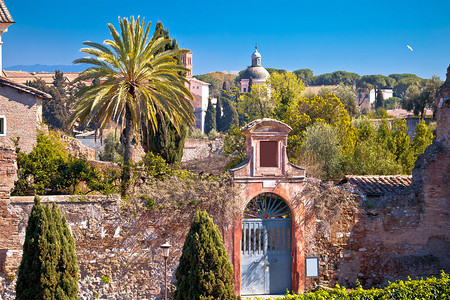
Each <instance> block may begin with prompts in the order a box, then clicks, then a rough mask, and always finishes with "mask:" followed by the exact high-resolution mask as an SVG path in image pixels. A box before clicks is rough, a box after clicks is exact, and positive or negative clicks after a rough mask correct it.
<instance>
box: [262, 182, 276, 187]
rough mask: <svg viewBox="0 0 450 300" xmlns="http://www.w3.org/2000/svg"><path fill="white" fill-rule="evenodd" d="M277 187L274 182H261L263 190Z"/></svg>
mask: <svg viewBox="0 0 450 300" xmlns="http://www.w3.org/2000/svg"><path fill="white" fill-rule="evenodd" d="M276 186H277V181H276V180H263V188H274V187H276Z"/></svg>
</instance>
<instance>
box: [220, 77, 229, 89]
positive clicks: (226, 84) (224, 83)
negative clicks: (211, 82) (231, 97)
mask: <svg viewBox="0 0 450 300" xmlns="http://www.w3.org/2000/svg"><path fill="white" fill-rule="evenodd" d="M222 90H224V91H228V90H230V84H229V83H228V81H227V80H226V79H225V80H224V81H223V84H222Z"/></svg>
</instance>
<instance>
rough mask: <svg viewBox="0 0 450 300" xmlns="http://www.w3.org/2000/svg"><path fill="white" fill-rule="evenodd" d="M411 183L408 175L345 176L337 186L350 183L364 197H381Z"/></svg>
mask: <svg viewBox="0 0 450 300" xmlns="http://www.w3.org/2000/svg"><path fill="white" fill-rule="evenodd" d="M411 182H412V176H409V175H386V176H381V175H379V176H378V175H367V176H354V175H347V176H345V178H344V179H342V180H341V181H340V182H339V184H343V183H350V184H352V185H353V186H355V187H356V188H357V189H358V190H359V191H360V192H361V193H363V194H364V195H366V196H382V195H385V194H387V193H391V192H393V191H394V190H396V189H398V188H402V187H407V186H409V185H410V184H411Z"/></svg>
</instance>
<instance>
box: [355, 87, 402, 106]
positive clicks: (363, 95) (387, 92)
mask: <svg viewBox="0 0 450 300" xmlns="http://www.w3.org/2000/svg"><path fill="white" fill-rule="evenodd" d="M380 91H381V93H382V94H383V99H384V100H386V99H389V98H392V97H393V96H394V91H393V90H392V89H380ZM375 100H376V93H375V89H371V90H370V91H368V92H360V93H359V94H358V105H359V106H361V105H363V103H366V104H367V103H369V104H372V103H374V102H375Z"/></svg>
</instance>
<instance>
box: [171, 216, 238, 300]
mask: <svg viewBox="0 0 450 300" xmlns="http://www.w3.org/2000/svg"><path fill="white" fill-rule="evenodd" d="M175 276H176V279H177V290H176V291H175V295H174V299H175V300H184V299H188V300H196V299H236V296H235V295H234V280H233V267H232V265H231V262H230V261H229V259H228V254H227V252H226V250H225V247H224V245H223V242H222V235H221V234H220V231H219V228H218V227H217V225H215V224H214V223H213V221H212V219H211V218H210V217H209V216H208V213H207V212H206V211H197V212H196V213H195V216H194V220H193V221H192V224H191V228H190V230H189V233H188V235H187V237H186V241H185V242H184V246H183V253H182V254H181V258H180V264H179V265H178V268H177V270H176V273H175Z"/></svg>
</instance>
